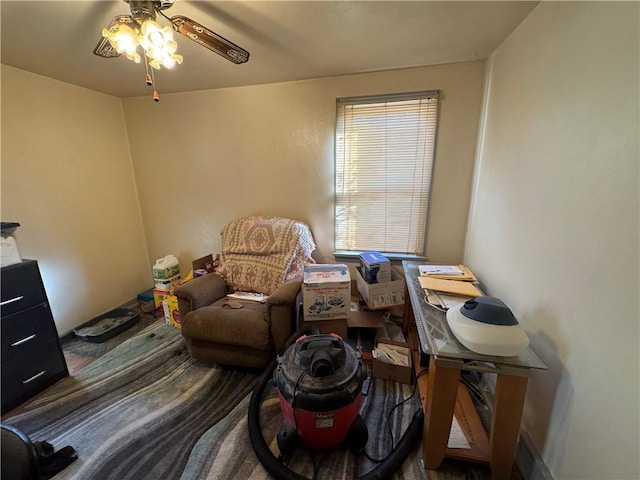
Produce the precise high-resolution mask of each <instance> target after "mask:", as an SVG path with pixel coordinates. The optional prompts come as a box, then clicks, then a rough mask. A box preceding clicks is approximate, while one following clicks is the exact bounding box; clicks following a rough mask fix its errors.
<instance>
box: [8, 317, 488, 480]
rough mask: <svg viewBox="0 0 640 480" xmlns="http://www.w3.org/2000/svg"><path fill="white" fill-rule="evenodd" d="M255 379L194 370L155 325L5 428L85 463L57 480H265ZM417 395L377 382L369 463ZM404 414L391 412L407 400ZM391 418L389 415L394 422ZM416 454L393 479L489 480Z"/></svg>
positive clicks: (326, 464) (272, 426) (274, 408)
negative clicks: (252, 418) (252, 415)
mask: <svg viewBox="0 0 640 480" xmlns="http://www.w3.org/2000/svg"><path fill="white" fill-rule="evenodd" d="M257 379H258V374H257V373H255V372H252V371H243V370H238V369H232V368H225V367H221V366H217V365H216V366H212V365H210V364H205V363H202V362H198V361H195V360H193V359H192V358H191V357H190V356H189V354H188V352H187V351H186V347H185V344H184V341H183V339H182V336H181V335H180V333H179V331H178V330H176V329H175V328H173V327H171V326H169V325H164V324H160V323H158V322H156V323H154V324H152V325H150V326H148V327H146V328H145V329H143V330H141V331H140V332H139V333H137V334H136V335H134V336H133V337H131V338H130V339H128V340H126V341H125V342H124V343H122V344H121V345H119V346H117V347H115V348H114V349H112V350H110V351H109V352H107V353H105V354H104V355H103V356H101V357H100V358H99V359H98V360H96V361H94V362H92V363H91V364H89V365H88V366H86V367H85V368H83V369H82V370H81V371H80V372H78V373H76V374H74V375H73V376H70V377H68V378H66V379H64V380H62V381H60V382H59V383H57V384H56V385H55V386H54V387H52V388H50V389H48V390H47V391H45V392H44V393H43V394H41V395H40V396H39V397H37V398H36V399H35V400H34V401H32V402H30V403H29V404H27V405H25V406H24V407H20V408H18V409H16V410H14V411H13V412H11V413H10V415H9V416H7V417H6V418H4V419H3V422H4V423H6V424H9V425H13V426H15V427H17V428H19V429H21V430H22V431H24V432H25V433H27V434H28V435H29V436H30V437H31V439H32V440H33V441H38V440H46V441H48V442H50V443H52V444H53V445H54V447H55V448H56V449H59V448H62V447H63V446H65V445H71V446H73V447H74V448H75V449H76V450H77V452H78V455H79V459H78V460H77V461H76V462H74V463H73V464H71V465H70V466H69V467H67V468H66V469H65V470H63V471H62V472H61V473H59V474H58V475H57V476H56V477H55V478H56V479H75V480H87V479H91V480H98V479H114V480H115V479H117V480H126V479H131V480H133V479H135V480H141V479H149V480H151V479H153V480H157V479H163V480H169V479H182V480H190V479H193V480H196V479H198V480H200V479H255V480H262V479H268V478H270V476H269V475H268V474H267V473H266V471H265V470H264V469H263V467H262V465H261V464H260V462H259V461H258V459H257V457H256V456H255V453H254V452H253V449H252V448H251V444H250V441H249V435H248V429H247V409H248V405H249V399H250V397H251V392H252V390H253V387H254V385H255V384H256V381H257ZM412 393H413V388H412V387H411V386H409V385H401V384H397V383H395V382H386V381H383V380H375V381H374V382H372V387H371V389H370V391H369V395H367V396H366V397H364V401H363V404H362V408H361V414H362V416H363V417H364V418H365V421H366V422H367V425H368V429H369V443H368V444H367V453H368V454H369V456H371V457H374V458H382V457H384V456H385V455H386V454H387V453H388V452H389V451H390V449H391V448H392V442H393V439H395V440H396V441H397V440H398V439H399V438H400V436H401V435H402V433H403V432H404V430H405V429H406V428H407V426H408V423H409V421H410V419H411V417H412V415H413V413H414V411H415V409H416V408H418V399H417V398H416V397H417V395H414V396H412ZM407 398H408V401H407V402H406V403H405V404H404V405H402V406H401V407H398V408H395V409H393V407H394V406H395V405H396V404H397V403H398V402H400V401H401V400H403V399H407ZM261 411H262V413H261V420H262V430H263V434H264V437H265V439H266V440H267V443H269V444H270V445H271V448H272V449H273V450H274V451H275V450H276V449H277V446H276V444H275V436H276V433H277V431H278V429H279V427H280V424H281V422H282V415H281V413H280V407H279V404H278V400H277V392H276V391H275V389H273V388H272V387H269V388H267V391H266V392H265V395H264V399H263V404H262V410H261ZM389 412H391V415H389ZM420 458H421V449H420V448H419V446H416V448H415V449H414V451H413V452H412V454H411V455H410V456H409V458H408V459H407V460H406V461H405V462H404V464H403V466H402V468H401V470H399V471H398V472H397V473H396V475H395V477H394V478H396V479H398V480H401V479H425V480H426V479H430V480H433V479H465V478H466V479H485V478H486V479H488V478H490V477H489V475H488V473H487V472H486V469H483V468H481V467H475V466H472V465H471V464H445V465H444V466H443V468H442V469H440V470H439V471H438V472H432V471H425V470H424V469H423V467H422V464H421V461H420ZM374 465H375V464H374V463H373V462H371V461H370V460H369V459H367V458H366V457H365V456H364V455H355V454H353V453H351V452H350V451H349V450H348V448H346V447H344V448H338V449H335V450H333V451H331V452H326V453H318V452H316V453H312V452H309V451H308V450H306V449H303V448H300V449H298V450H296V453H295V454H294V456H293V458H292V460H291V462H290V464H289V466H290V467H291V468H292V469H293V470H294V471H296V472H297V473H299V474H300V475H303V476H305V477H307V478H315V479H318V480H321V479H345V480H346V479H354V478H357V477H358V476H361V475H363V474H365V473H367V472H368V471H369V470H371V469H372V468H373V467H374Z"/></svg>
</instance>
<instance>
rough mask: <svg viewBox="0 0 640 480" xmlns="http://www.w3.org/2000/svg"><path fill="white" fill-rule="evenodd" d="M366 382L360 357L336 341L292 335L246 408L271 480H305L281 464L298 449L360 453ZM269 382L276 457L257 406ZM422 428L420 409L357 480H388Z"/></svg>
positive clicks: (311, 330) (307, 333) (313, 331)
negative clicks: (277, 414)
mask: <svg viewBox="0 0 640 480" xmlns="http://www.w3.org/2000/svg"><path fill="white" fill-rule="evenodd" d="M366 376H367V373H366V370H365V368H364V365H363V364H362V359H361V355H360V353H359V352H358V351H356V350H355V349H354V348H353V347H352V346H351V345H349V344H348V343H345V342H344V341H343V340H342V338H340V337H339V336H338V335H335V334H320V333H318V330H317V328H316V327H313V326H306V327H302V328H301V329H299V330H298V331H297V332H296V333H294V334H293V336H292V337H291V338H290V339H289V340H288V342H287V345H286V346H285V348H284V353H283V354H282V355H278V357H277V358H276V360H274V361H273V362H272V363H271V365H270V366H269V367H268V368H267V369H266V370H265V371H264V373H263V374H262V376H261V377H260V379H259V380H258V384H257V386H256V388H255V389H254V391H253V394H252V396H251V401H250V403H249V412H248V424H249V437H250V439H251V445H252V446H253V449H254V450H255V452H256V455H257V456H258V459H259V460H260V462H261V463H262V465H263V466H264V467H265V469H266V470H267V471H268V472H269V473H270V474H271V475H272V476H273V477H274V478H277V479H283V480H305V478H304V477H302V476H301V475H299V474H297V473H296V472H294V471H292V470H291V469H289V468H288V467H287V466H286V465H285V464H284V462H286V461H288V459H289V458H290V457H291V454H292V453H293V451H294V450H295V449H296V448H297V447H298V446H301V445H304V446H305V447H307V448H308V449H310V450H327V449H331V448H335V447H337V446H338V445H340V444H343V443H347V444H349V446H350V448H351V450H352V451H353V452H356V453H357V452H361V451H362V450H363V449H364V447H365V445H366V443H367V440H368V432H367V427H366V423H365V421H364V419H363V418H362V417H361V416H360V414H359V410H360V405H361V403H362V385H363V382H364V380H365V378H366ZM270 382H272V383H273V385H275V386H276V388H277V390H278V398H279V402H280V407H281V410H282V416H283V418H284V421H283V423H282V426H281V428H280V430H279V432H278V435H277V444H278V449H279V450H280V455H279V456H278V457H276V456H275V455H274V454H273V453H272V452H271V449H270V448H269V446H268V445H267V443H266V442H265V440H264V437H263V436H262V431H261V430H260V418H259V416H260V405H261V402H262V396H263V394H264V391H265V388H266V387H267V385H268V384H269V383H270ZM422 422H423V414H422V409H421V408H419V409H417V411H416V414H415V415H414V417H413V419H412V421H411V424H410V425H409V427H408V428H407V430H406V432H405V433H404V435H403V436H402V438H401V440H400V442H399V443H398V444H397V446H396V447H395V449H394V450H393V452H391V454H390V455H389V456H388V457H387V458H386V460H384V461H382V462H381V463H379V464H378V465H377V466H376V467H375V468H374V469H373V470H371V471H370V472H368V473H367V474H365V475H364V476H362V477H360V478H361V479H366V480H372V479H386V478H390V477H391V476H392V475H393V473H395V472H396V471H397V470H398V469H399V468H400V466H401V465H402V462H403V461H404V460H405V458H406V457H407V456H408V455H409V453H411V451H412V449H413V448H414V446H415V444H416V442H417V441H419V439H420V438H421V435H422Z"/></svg>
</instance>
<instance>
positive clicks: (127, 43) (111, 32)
mask: <svg viewBox="0 0 640 480" xmlns="http://www.w3.org/2000/svg"><path fill="white" fill-rule="evenodd" d="M102 36H103V37H104V38H106V39H107V40H109V43H110V44H111V46H112V47H113V48H115V49H116V51H117V52H118V53H120V54H123V53H124V54H125V55H126V57H127V58H128V59H129V60H133V61H134V62H135V63H140V54H138V52H137V51H136V50H137V48H138V38H139V37H138V32H137V31H135V30H134V29H133V28H131V27H130V26H129V25H127V24H124V23H121V24H118V25H115V26H113V27H112V28H110V29H107V28H103V29H102Z"/></svg>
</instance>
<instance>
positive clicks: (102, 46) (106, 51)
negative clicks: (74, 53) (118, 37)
mask: <svg viewBox="0 0 640 480" xmlns="http://www.w3.org/2000/svg"><path fill="white" fill-rule="evenodd" d="M123 23H124V24H127V25H129V26H130V27H131V28H137V24H136V23H135V22H134V20H133V18H131V15H117V16H116V17H114V18H113V19H112V20H111V22H110V23H109V26H108V27H107V30H109V31H110V32H111V31H113V29H114V28H115V27H116V26H118V25H121V24H123ZM93 53H94V54H95V55H98V56H99V57H104V58H113V57H119V56H120V54H119V53H118V51H117V50H116V49H115V48H113V46H112V45H111V43H109V39H108V38H107V37H102V38H101V39H100V41H99V42H98V44H97V45H96V48H94V49H93Z"/></svg>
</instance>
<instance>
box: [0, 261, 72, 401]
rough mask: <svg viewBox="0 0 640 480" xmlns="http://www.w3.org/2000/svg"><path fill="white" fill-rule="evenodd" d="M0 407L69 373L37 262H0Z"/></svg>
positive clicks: (19, 399) (29, 396)
mask: <svg viewBox="0 0 640 480" xmlns="http://www.w3.org/2000/svg"><path fill="white" fill-rule="evenodd" d="M1 274H2V276H1V279H0V280H1V283H0V292H1V297H2V301H1V303H0V324H1V327H2V332H1V334H2V336H1V337H0V338H1V341H2V371H1V372H2V390H1V391H0V393H1V396H2V413H3V414H4V413H6V412H7V411H9V410H10V409H12V408H14V407H16V406H18V405H20V404H21V403H23V402H24V401H26V400H28V399H29V398H31V397H32V396H34V395H35V394H36V393H38V392H41V391H42V390H44V389H45V388H47V387H48V386H50V385H52V384H53V383H55V382H57V381H58V380H60V379H61V378H64V377H66V376H67V375H69V371H68V370H67V364H66V362H65V359H64V355H63V354H62V349H61V348H60V340H59V338H58V332H57V330H56V325H55V323H54V321H53V315H52V314H51V309H50V308H49V302H48V300H47V293H46V292H45V289H44V285H43V284H42V278H41V277H40V270H39V269H38V262H36V261H35V260H24V261H22V262H21V263H16V264H14V265H9V266H6V267H2V271H1Z"/></svg>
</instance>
